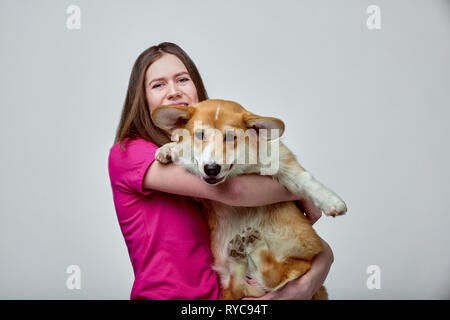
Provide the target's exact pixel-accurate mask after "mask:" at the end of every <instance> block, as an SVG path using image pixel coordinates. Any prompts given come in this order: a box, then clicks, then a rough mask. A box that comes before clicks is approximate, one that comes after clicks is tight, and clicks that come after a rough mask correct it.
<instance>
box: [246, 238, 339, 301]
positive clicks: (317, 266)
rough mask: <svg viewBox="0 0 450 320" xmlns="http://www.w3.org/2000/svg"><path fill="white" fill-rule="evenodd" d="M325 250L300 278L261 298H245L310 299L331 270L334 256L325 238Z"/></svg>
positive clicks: (260, 298)
mask: <svg viewBox="0 0 450 320" xmlns="http://www.w3.org/2000/svg"><path fill="white" fill-rule="evenodd" d="M320 240H321V241H322V245H323V250H322V251H321V252H320V253H319V254H318V255H317V256H316V257H315V258H314V260H313V263H312V265H311V269H310V270H309V271H308V272H307V273H305V274H304V275H303V276H301V277H300V278H298V279H295V280H292V281H290V282H288V283H287V284H286V285H285V286H284V287H282V288H281V289H279V290H276V291H272V292H269V293H268V294H266V295H264V296H262V297H259V298H244V299H243V300H310V299H311V298H312V296H313V295H314V294H315V293H316V292H317V291H318V290H319V288H320V287H321V286H322V284H323V283H324V282H325V279H326V277H327V275H328V271H329V270H330V267H331V264H332V263H333V260H334V257H333V252H332V251H331V248H330V246H329V245H328V243H326V242H325V241H324V240H323V239H320Z"/></svg>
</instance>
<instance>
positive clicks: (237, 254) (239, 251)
mask: <svg viewBox="0 0 450 320" xmlns="http://www.w3.org/2000/svg"><path fill="white" fill-rule="evenodd" d="M227 249H228V255H229V256H230V257H232V258H233V259H235V260H242V259H245V258H246V257H247V253H246V252H245V245H244V242H243V239H242V237H241V236H240V235H238V234H237V235H235V236H234V238H233V239H231V240H230V242H228V248H227Z"/></svg>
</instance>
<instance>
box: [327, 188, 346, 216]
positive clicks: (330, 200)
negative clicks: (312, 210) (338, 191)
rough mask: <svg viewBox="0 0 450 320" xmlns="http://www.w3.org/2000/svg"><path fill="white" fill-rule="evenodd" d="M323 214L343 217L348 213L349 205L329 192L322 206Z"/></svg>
mask: <svg viewBox="0 0 450 320" xmlns="http://www.w3.org/2000/svg"><path fill="white" fill-rule="evenodd" d="M321 209H322V211H323V213H325V215H327V216H331V217H333V218H334V217H337V216H342V215H344V214H345V213H346V212H347V205H346V204H345V202H344V201H342V200H341V199H340V198H339V197H338V196H337V195H335V194H334V193H333V192H329V193H328V194H327V195H326V198H325V199H324V201H323V204H322V206H321Z"/></svg>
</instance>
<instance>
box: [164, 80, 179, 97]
mask: <svg viewBox="0 0 450 320" xmlns="http://www.w3.org/2000/svg"><path fill="white" fill-rule="evenodd" d="M179 96H181V91H180V90H179V89H178V88H177V86H176V85H175V84H173V83H172V84H170V85H169V91H168V92H167V98H168V99H173V98H178V97H179Z"/></svg>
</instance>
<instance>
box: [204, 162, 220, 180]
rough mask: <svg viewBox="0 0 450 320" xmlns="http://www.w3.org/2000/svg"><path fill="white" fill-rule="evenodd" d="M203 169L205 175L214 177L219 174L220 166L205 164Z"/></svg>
mask: <svg viewBox="0 0 450 320" xmlns="http://www.w3.org/2000/svg"><path fill="white" fill-rule="evenodd" d="M203 169H205V173H206V174H207V175H208V176H210V177H215V176H217V175H218V174H219V172H220V166H219V165H218V164H216V163H213V164H205V166H204V167H203Z"/></svg>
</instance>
